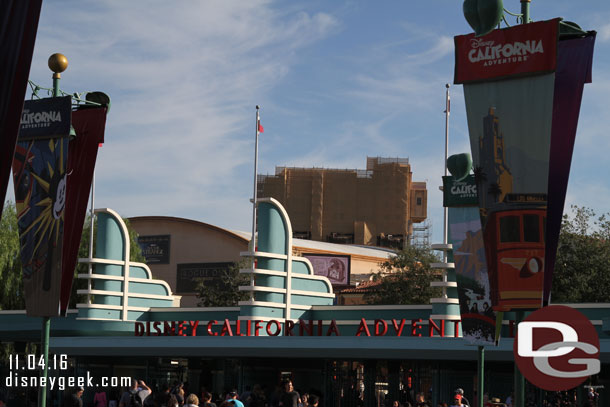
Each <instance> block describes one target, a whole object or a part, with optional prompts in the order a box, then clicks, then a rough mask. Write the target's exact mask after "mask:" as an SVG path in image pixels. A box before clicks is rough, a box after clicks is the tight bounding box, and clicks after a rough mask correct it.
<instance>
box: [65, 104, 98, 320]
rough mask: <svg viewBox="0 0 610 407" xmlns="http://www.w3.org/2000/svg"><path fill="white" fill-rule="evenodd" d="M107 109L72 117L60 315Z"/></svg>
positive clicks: (79, 112)
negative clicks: (72, 133) (72, 135)
mask: <svg viewBox="0 0 610 407" xmlns="http://www.w3.org/2000/svg"><path fill="white" fill-rule="evenodd" d="M107 111H108V110H107V109H106V108H105V107H97V108H90V107H89V108H85V109H83V110H77V111H75V112H73V113H72V125H73V127H74V131H75V132H76V138H74V139H72V140H70V155H69V157H68V174H70V176H69V177H68V185H67V190H66V211H65V224H64V230H65V233H64V248H63V267H62V278H61V300H60V304H61V310H60V311H61V314H62V315H65V313H66V311H67V309H68V305H69V302H70V291H71V289H72V280H73V278H74V270H75V269H76V263H77V258H78V248H79V246H80V242H81V236H82V234H83V225H84V223H85V217H86V215H87V202H88V201H89V194H90V192H91V182H92V180H93V172H94V170H95V162H96V159H97V150H98V148H99V146H100V144H101V143H103V142H104V131H105V128H106V113H107Z"/></svg>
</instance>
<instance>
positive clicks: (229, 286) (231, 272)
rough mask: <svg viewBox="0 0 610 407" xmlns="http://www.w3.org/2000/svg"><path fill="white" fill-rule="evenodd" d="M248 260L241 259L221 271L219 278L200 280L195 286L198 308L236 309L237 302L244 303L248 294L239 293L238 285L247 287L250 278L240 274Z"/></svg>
mask: <svg viewBox="0 0 610 407" xmlns="http://www.w3.org/2000/svg"><path fill="white" fill-rule="evenodd" d="M249 262H250V260H247V259H243V260H241V261H239V262H237V263H233V265H231V266H230V267H229V268H228V269H226V270H223V271H222V273H221V275H220V277H219V278H215V279H213V280H211V279H205V280H204V279H201V280H200V281H199V283H198V284H197V298H198V299H199V303H198V305H199V306H200V307H236V306H237V303H238V302H239V301H246V300H247V299H248V297H249V293H248V292H244V291H239V286H240V285H249V284H250V277H249V276H248V275H247V274H240V273H239V269H240V268H246V267H247V266H248V265H249Z"/></svg>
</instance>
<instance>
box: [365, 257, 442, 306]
mask: <svg viewBox="0 0 610 407" xmlns="http://www.w3.org/2000/svg"><path fill="white" fill-rule="evenodd" d="M439 261H440V259H439V258H438V256H437V255H436V254H435V253H434V252H433V251H432V250H431V249H430V248H429V247H425V248H419V247H415V246H407V247H405V248H404V249H403V250H401V251H399V252H398V253H396V257H393V258H391V259H389V260H387V261H385V262H383V263H382V264H381V266H380V271H379V272H377V273H376V274H375V275H374V276H373V279H374V280H376V281H379V282H380V284H379V285H377V286H375V288H374V289H373V290H372V291H371V292H368V293H366V294H365V296H364V300H365V301H366V302H367V303H368V304H377V305H382V304H429V303H430V299H431V298H434V297H439V296H440V294H441V292H440V289H438V288H436V287H430V283H431V282H432V281H440V280H439V277H440V275H439V273H438V272H437V271H435V270H433V269H432V268H431V267H430V264H431V263H436V262H439Z"/></svg>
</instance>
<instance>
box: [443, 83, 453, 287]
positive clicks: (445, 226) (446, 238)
mask: <svg viewBox="0 0 610 407" xmlns="http://www.w3.org/2000/svg"><path fill="white" fill-rule="evenodd" d="M450 86H451V85H449V84H448V83H447V84H445V88H446V91H445V173H444V175H445V177H446V176H447V175H449V171H448V170H447V158H449V114H450V111H451V98H450V96H449V87H450ZM443 193H444V191H443ZM448 213H449V212H448V208H447V207H444V208H443V244H447V243H449V235H448V223H449V220H448V219H449V218H448V216H449V215H448ZM447 253H448V252H447V250H443V262H444V263H447V261H448V256H447ZM443 281H445V282H446V281H447V270H444V269H443ZM443 298H447V287H443Z"/></svg>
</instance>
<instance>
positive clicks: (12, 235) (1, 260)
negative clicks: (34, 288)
mask: <svg viewBox="0 0 610 407" xmlns="http://www.w3.org/2000/svg"><path fill="white" fill-rule="evenodd" d="M0 281H1V282H2V284H1V285H0V310H1V309H4V310H14V309H24V308H25V298H24V296H23V281H22V279H21V257H20V255H19V229H18V228H17V212H16V210H15V205H14V204H12V203H11V202H7V203H6V204H5V205H4V211H3V212H2V218H1V219H0Z"/></svg>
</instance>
